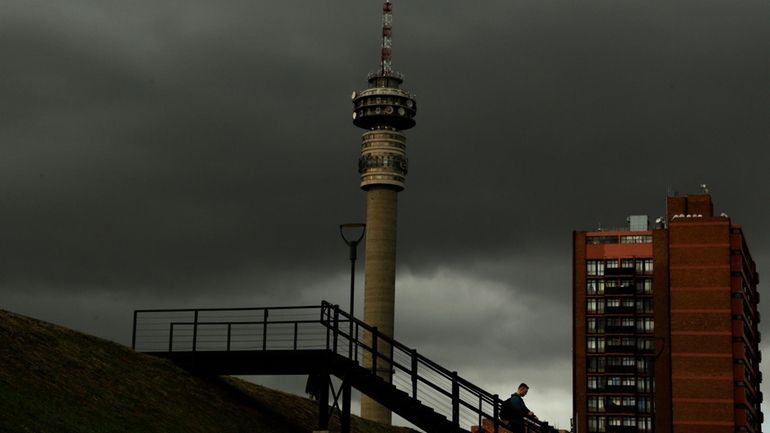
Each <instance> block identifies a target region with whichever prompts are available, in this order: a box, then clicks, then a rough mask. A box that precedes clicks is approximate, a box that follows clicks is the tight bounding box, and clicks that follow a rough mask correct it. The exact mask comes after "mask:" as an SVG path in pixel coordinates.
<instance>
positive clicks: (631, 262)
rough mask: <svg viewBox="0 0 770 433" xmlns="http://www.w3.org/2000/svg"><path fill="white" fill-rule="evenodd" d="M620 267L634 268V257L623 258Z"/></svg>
mask: <svg viewBox="0 0 770 433" xmlns="http://www.w3.org/2000/svg"><path fill="white" fill-rule="evenodd" d="M620 267H621V268H632V269H633V267H634V259H622V260H621V261H620Z"/></svg>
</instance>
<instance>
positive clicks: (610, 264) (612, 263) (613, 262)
mask: <svg viewBox="0 0 770 433" xmlns="http://www.w3.org/2000/svg"><path fill="white" fill-rule="evenodd" d="M605 267H606V268H607V269H617V267H618V259H609V260H607V262H606V265H605Z"/></svg>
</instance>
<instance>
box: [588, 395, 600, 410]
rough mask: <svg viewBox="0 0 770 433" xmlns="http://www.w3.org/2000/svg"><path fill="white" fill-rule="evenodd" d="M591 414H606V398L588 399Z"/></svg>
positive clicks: (592, 397) (593, 397)
mask: <svg viewBox="0 0 770 433" xmlns="http://www.w3.org/2000/svg"><path fill="white" fill-rule="evenodd" d="M588 411H589V412H604V397H595V396H591V397H588Z"/></svg>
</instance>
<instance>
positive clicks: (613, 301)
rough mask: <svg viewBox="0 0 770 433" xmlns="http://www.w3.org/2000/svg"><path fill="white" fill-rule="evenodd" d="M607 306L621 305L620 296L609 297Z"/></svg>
mask: <svg viewBox="0 0 770 433" xmlns="http://www.w3.org/2000/svg"><path fill="white" fill-rule="evenodd" d="M607 306H608V307H610V308H616V307H620V299H619V298H609V299H607Z"/></svg>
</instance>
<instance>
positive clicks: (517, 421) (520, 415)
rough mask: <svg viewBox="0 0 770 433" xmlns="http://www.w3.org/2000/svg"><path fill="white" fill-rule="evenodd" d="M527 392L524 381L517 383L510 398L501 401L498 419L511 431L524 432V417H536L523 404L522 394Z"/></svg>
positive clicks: (515, 432)
mask: <svg viewBox="0 0 770 433" xmlns="http://www.w3.org/2000/svg"><path fill="white" fill-rule="evenodd" d="M527 392H529V386H528V385H527V384H526V383H522V384H521V385H519V388H518V389H517V390H516V392H515V393H513V394H512V395H511V398H508V399H506V400H505V401H503V406H502V410H501V411H500V419H501V420H502V421H503V422H504V423H505V424H506V425H507V426H508V428H509V429H510V430H511V431H512V432H513V433H524V418H525V417H529V418H534V419H537V416H535V413H534V412H532V411H531V410H529V408H528V407H527V405H526V404H524V396H525V395H527Z"/></svg>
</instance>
